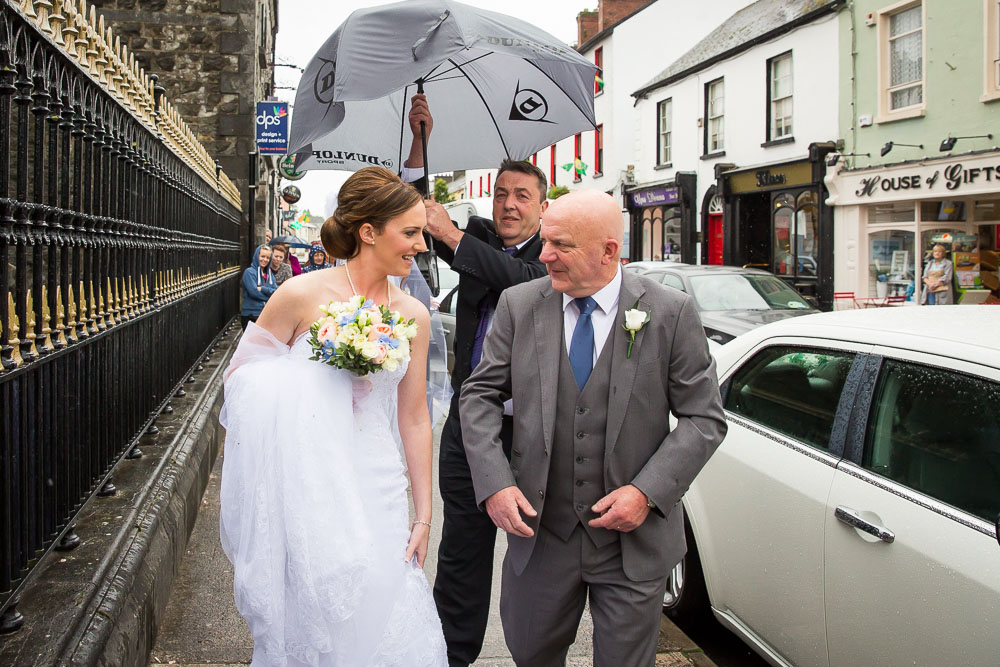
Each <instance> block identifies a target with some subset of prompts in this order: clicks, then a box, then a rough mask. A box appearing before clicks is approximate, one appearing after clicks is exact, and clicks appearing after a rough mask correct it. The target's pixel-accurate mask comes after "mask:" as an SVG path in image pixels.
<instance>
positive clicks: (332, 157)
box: [289, 0, 597, 172]
mask: <svg viewBox="0 0 1000 667" xmlns="http://www.w3.org/2000/svg"><path fill="white" fill-rule="evenodd" d="M596 71H597V68H596V66H595V65H594V64H593V63H591V62H589V61H587V60H586V59H585V58H584V57H583V56H581V55H580V54H579V53H577V52H576V51H574V50H573V49H571V48H569V47H568V46H566V45H565V44H562V43H561V42H560V41H559V40H558V39H556V38H555V37H553V36H552V35H550V34H548V33H547V32H545V31H543V30H540V29H538V28H536V27H535V26H532V25H530V24H528V23H526V22H524V21H521V20H519V19H515V18H512V17H509V16H505V15H503V14H498V13H496V12H491V11H486V10H482V9H476V8H474V7H470V6H468V5H464V4H461V3H459V2H453V1H452V0H405V1H404V2H397V3H393V4H389V5H383V6H380V7H373V8H369V9H359V10H357V11H355V12H353V13H352V14H351V15H350V16H349V17H348V18H347V20H346V21H345V22H344V23H343V24H342V25H341V26H340V27H339V28H337V30H336V31H335V32H334V33H333V35H331V36H330V38H329V39H328V40H327V41H326V43H325V44H323V46H322V47H321V48H320V49H319V51H317V52H316V55H315V56H314V57H313V59H312V60H311V61H310V62H309V65H308V66H307V67H306V70H305V73H304V74H303V76H302V82H301V83H300V84H299V88H298V91H297V92H296V95H295V106H294V114H293V116H292V126H291V136H290V140H289V147H290V149H291V150H290V151H289V152H290V153H295V154H297V160H296V168H300V169H345V170H350V171H355V170H357V169H360V168H362V167H365V166H368V165H372V164H377V165H381V166H383V167H386V168H388V169H390V170H393V171H399V170H400V168H401V164H402V162H403V161H404V160H405V159H406V157H407V155H408V154H409V151H410V145H411V142H412V139H413V137H412V134H411V132H410V128H409V124H408V123H407V114H408V113H409V109H410V98H411V97H412V96H413V94H414V93H416V92H418V90H422V92H424V93H425V94H426V95H427V99H428V104H429V105H430V108H431V113H432V114H433V116H434V131H433V136H432V137H431V138H430V139H429V141H428V142H427V148H426V154H427V159H426V160H425V168H426V167H427V166H428V163H429V166H430V167H431V168H432V169H433V170H434V171H438V172H440V171H452V170H456V169H473V168H482V167H495V166H497V165H498V164H499V163H500V161H501V160H502V159H504V158H513V159H524V158H527V157H529V156H530V155H531V154H532V153H534V152H536V151H538V150H539V149H541V148H544V147H546V146H549V145H550V144H553V143H555V142H556V141H558V140H560V139H563V138H565V137H568V136H570V135H572V134H576V133H577V132H582V131H585V130H592V129H594V95H593V82H594V75H595V73H596Z"/></svg>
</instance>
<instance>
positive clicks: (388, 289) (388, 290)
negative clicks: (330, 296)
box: [344, 262, 392, 308]
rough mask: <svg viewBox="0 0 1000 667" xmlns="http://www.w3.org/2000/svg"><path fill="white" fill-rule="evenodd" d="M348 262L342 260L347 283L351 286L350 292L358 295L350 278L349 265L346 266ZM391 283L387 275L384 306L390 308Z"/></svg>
mask: <svg viewBox="0 0 1000 667" xmlns="http://www.w3.org/2000/svg"><path fill="white" fill-rule="evenodd" d="M349 263H350V262H344V269H345V270H346V271H347V284H348V285H350V286H351V292H353V293H354V296H358V290H357V288H355V287H354V281H353V280H351V267H350V266H348V264H349ZM391 287H392V286H391V284H390V282H389V276H386V277H385V307H386V308H392V290H391Z"/></svg>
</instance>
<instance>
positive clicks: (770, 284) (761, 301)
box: [690, 273, 812, 310]
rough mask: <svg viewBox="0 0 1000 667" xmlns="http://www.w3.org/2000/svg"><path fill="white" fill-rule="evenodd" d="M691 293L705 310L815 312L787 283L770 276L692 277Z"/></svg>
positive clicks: (717, 275)
mask: <svg viewBox="0 0 1000 667" xmlns="http://www.w3.org/2000/svg"><path fill="white" fill-rule="evenodd" d="M690 281H691V291H692V296H694V299H695V301H697V302H698V307H699V308H701V309H702V310H771V309H779V310H784V309H793V310H808V309H810V308H812V306H810V305H809V304H808V303H807V302H806V301H805V299H803V298H802V297H801V296H799V293H798V292H796V291H795V290H793V289H792V288H791V287H789V286H788V285H787V284H786V283H785V282H784V281H782V280H779V279H778V278H775V277H774V276H767V275H743V274H739V273H722V274H716V275H703V276H691V277H690Z"/></svg>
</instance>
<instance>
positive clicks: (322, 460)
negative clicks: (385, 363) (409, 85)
mask: <svg viewBox="0 0 1000 667" xmlns="http://www.w3.org/2000/svg"><path fill="white" fill-rule="evenodd" d="M424 224H425V214H424V205H423V203H422V201H421V199H420V196H419V194H417V192H416V190H414V189H413V188H412V187H411V186H409V185H406V184H403V183H402V182H401V181H400V180H399V178H397V177H396V175H395V174H393V173H392V172H390V171H387V170H385V169H382V168H379V167H369V168H366V169H362V170H361V171H359V172H357V173H355V174H354V175H353V176H351V177H350V178H349V179H348V180H347V182H346V183H345V184H344V185H343V187H342V188H341V190H340V194H339V197H338V208H337V212H336V213H335V215H334V217H332V218H330V219H329V220H327V221H326V223H325V224H324V225H323V230H322V237H323V244H324V246H326V248H327V250H328V252H330V254H331V255H333V256H335V257H341V258H344V259H348V262H347V264H346V265H345V266H341V267H336V268H334V269H330V270H327V271H314V272H311V273H307V274H303V275H301V276H298V277H296V278H294V279H292V280H289V281H288V282H286V283H285V284H284V285H282V287H281V288H280V289H279V290H278V291H277V292H275V294H274V295H273V296H272V297H271V299H270V300H269V301H268V303H267V305H266V307H265V308H264V311H263V312H262V313H261V316H260V318H259V319H258V320H257V323H256V324H253V323H251V324H250V325H249V326H248V328H247V330H246V333H245V334H244V335H243V338H242V340H241V341H240V344H239V346H238V348H237V350H236V353H235V355H234V357H233V360H232V362H231V364H230V366H229V368H228V369H227V371H226V383H225V392H226V401H225V405H224V407H223V412H222V415H221V416H220V420H221V421H222V424H223V426H224V427H225V428H226V445H225V459H224V462H223V469H222V513H221V520H220V529H221V535H222V545H223V549H224V550H225V552H226V555H227V556H228V557H229V559H230V560H231V561H232V562H233V566H234V571H235V581H234V589H235V596H236V606H237V608H238V609H239V611H240V613H241V614H242V615H243V617H244V618H245V619H246V621H247V624H248V625H249V626H250V630H251V632H252V633H253V638H254V655H253V663H252V664H253V665H258V666H265V665H267V666H270V665H281V666H289V667H298V666H300V665H301V666H304V665H310V666H319V665H322V666H334V665H336V666H343V667H368V666H371V667H376V666H378V667H382V666H389V665H398V666H400V667H403V666H405V667H424V666H434V667H438V666H441V665H446V664H447V659H446V657H445V643H444V636H443V635H442V632H441V622H440V620H439V619H438V615H437V611H436V609H435V607H434V601H433V599H432V597H431V592H430V588H429V586H428V584H427V579H426V578H425V576H424V573H423V570H422V567H423V564H424V558H425V557H426V555H427V542H428V535H429V531H430V522H431V425H430V418H429V417H428V413H427V402H426V389H425V375H426V358H427V346H428V342H427V340H428V339H427V336H428V331H429V315H428V312H427V309H426V308H425V307H424V306H423V305H422V304H421V303H420V302H418V301H417V300H416V299H413V298H412V297H410V296H408V295H406V294H404V293H403V292H402V291H400V289H399V288H398V287H396V286H395V285H393V284H392V283H391V281H389V280H388V276H393V275H397V276H398V275H406V274H408V273H409V272H410V267H411V265H412V263H413V257H414V255H415V254H416V253H418V252H421V251H423V250H425V246H424V242H423V236H422V234H421V232H422V230H423V227H424ZM355 294H362V295H364V296H365V297H367V298H370V299H373V300H374V301H375V302H376V303H377V304H382V305H386V306H388V307H389V308H390V309H392V310H396V311H398V312H399V313H400V314H401V315H402V316H403V318H404V319H406V320H408V319H410V318H414V319H415V320H416V322H417V335H416V337H415V338H414V339H413V340H412V341H411V358H410V361H409V363H408V364H403V365H401V366H400V367H399V368H397V369H396V370H395V371H391V372H389V371H379V372H376V373H373V374H370V375H368V376H366V377H364V378H358V377H356V376H354V375H353V374H351V373H349V372H348V371H344V370H340V369H336V368H333V367H332V366H328V365H325V364H322V363H319V362H317V361H311V360H310V359H309V357H310V356H312V349H311V347H310V345H309V342H308V336H307V334H308V331H309V327H310V325H311V324H312V322H314V321H315V320H316V319H318V318H319V317H320V316H321V313H320V311H319V310H318V306H319V305H321V304H322V305H326V304H328V303H329V302H330V301H347V300H348V299H349V298H350V297H351V296H353V295H355ZM397 433H398V435H397ZM397 437H398V438H399V439H400V440H401V442H402V450H403V452H404V454H405V458H406V464H405V466H404V463H403V461H402V458H401V456H400V448H399V446H398V444H397ZM407 471H408V472H409V481H410V486H411V489H412V493H413V506H414V519H413V521H412V522H411V520H410V513H409V504H408V501H407V495H406V488H407V479H406V475H407Z"/></svg>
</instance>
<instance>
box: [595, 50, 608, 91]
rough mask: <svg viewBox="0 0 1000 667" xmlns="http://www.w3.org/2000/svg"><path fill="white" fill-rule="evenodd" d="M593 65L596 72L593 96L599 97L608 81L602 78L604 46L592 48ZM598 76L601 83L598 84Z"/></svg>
mask: <svg viewBox="0 0 1000 667" xmlns="http://www.w3.org/2000/svg"><path fill="white" fill-rule="evenodd" d="M594 65H596V66H597V72H596V73H595V74H594V97H599V96H601V95H603V94H604V88H605V87H607V85H608V82H607V81H605V80H604V47H603V46H598V47H597V48H596V49H594ZM598 78H600V80H601V85H600V86H598V84H597V79H598Z"/></svg>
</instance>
